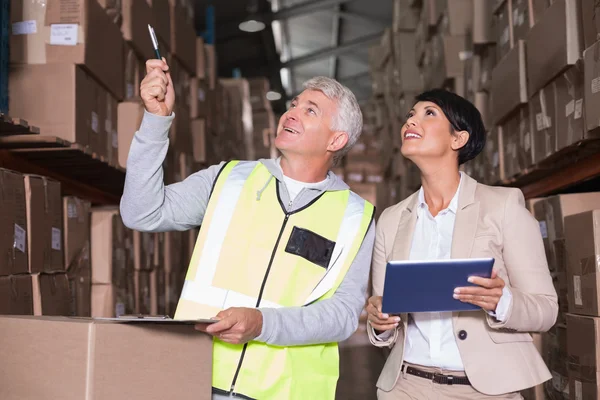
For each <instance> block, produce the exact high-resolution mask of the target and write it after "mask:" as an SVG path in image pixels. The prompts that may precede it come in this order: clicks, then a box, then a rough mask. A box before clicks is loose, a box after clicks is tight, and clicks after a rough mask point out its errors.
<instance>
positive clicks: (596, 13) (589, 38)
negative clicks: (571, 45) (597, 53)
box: [581, 0, 600, 49]
mask: <svg viewBox="0 0 600 400" xmlns="http://www.w3.org/2000/svg"><path fill="white" fill-rule="evenodd" d="M581 8H582V10H581V20H582V25H583V26H582V29H583V44H584V48H586V49H587V48H588V47H590V46H592V45H593V44H594V43H596V41H597V40H598V34H600V4H598V2H594V1H587V0H581Z"/></svg>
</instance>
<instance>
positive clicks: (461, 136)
mask: <svg viewBox="0 0 600 400" xmlns="http://www.w3.org/2000/svg"><path fill="white" fill-rule="evenodd" d="M469 137H470V135H469V132H467V131H458V132H454V134H453V135H452V150H455V151H456V150H460V149H462V148H463V147H465V145H466V144H467V142H468V141H469Z"/></svg>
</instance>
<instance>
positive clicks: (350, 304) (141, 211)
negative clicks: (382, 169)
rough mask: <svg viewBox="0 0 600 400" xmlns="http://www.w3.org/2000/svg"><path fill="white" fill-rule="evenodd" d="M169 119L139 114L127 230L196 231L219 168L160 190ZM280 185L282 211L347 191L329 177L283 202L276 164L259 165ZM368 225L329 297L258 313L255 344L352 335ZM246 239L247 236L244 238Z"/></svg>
mask: <svg viewBox="0 0 600 400" xmlns="http://www.w3.org/2000/svg"><path fill="white" fill-rule="evenodd" d="M174 117H175V116H174V115H171V116H169V117H161V116H156V115H153V114H150V113H145V114H144V118H143V120H142V124H141V126H140V129H139V131H138V132H136V134H135V136H134V138H133V142H132V143H131V149H130V150H129V157H128V160H127V176H126V179H125V190H124V192H123V197H122V198H121V216H122V218H123V222H124V223H125V225H126V226H127V227H129V228H131V229H135V230H138V231H145V232H162V231H172V230H181V231H183V230H189V229H192V228H195V227H198V226H200V224H201V223H202V219H203V217H204V212H205V211H206V207H207V205H208V200H209V197H210V192H211V188H212V186H213V182H214V180H215V179H216V177H217V174H218V172H219V170H220V168H221V166H222V165H223V163H221V164H219V165H214V166H211V167H209V168H207V169H205V170H202V171H199V172H196V173H195V174H193V175H191V176H189V177H188V178H187V179H185V180H184V181H183V182H178V183H174V184H172V185H168V186H165V185H164V180H163V169H162V164H163V161H164V159H165V157H166V154H167V149H168V147H169V138H168V132H169V128H170V127H171V123H172V121H173V118H174ZM256 162H261V163H263V164H264V165H265V166H266V167H267V169H268V170H269V171H270V172H271V174H273V176H274V177H275V178H276V179H277V180H279V181H280V188H281V189H283V190H282V191H281V198H282V199H281V200H282V202H283V204H284V205H285V206H286V208H288V211H293V210H295V209H298V208H301V207H303V206H305V205H306V204H308V203H309V202H310V201H312V200H313V199H314V198H315V197H316V196H318V195H319V194H320V193H322V192H323V191H328V190H329V191H331V190H346V189H348V186H347V185H346V184H345V183H344V182H343V181H342V180H340V179H339V178H338V177H337V176H336V175H335V174H333V173H332V172H329V174H328V178H329V179H327V180H325V181H324V182H323V184H322V185H320V186H317V187H315V188H310V189H308V188H305V189H303V190H302V191H301V192H300V193H299V194H298V195H297V196H296V198H295V199H294V201H293V202H290V201H289V194H288V192H287V189H286V188H285V184H284V183H283V173H282V171H281V168H280V167H279V164H278V162H277V161H276V160H260V161H256ZM374 225H375V224H374V223H372V224H371V226H370V227H369V230H368V232H367V235H366V237H365V239H364V240H363V243H362V245H361V247H360V250H359V252H358V254H357V256H356V258H355V259H354V262H353V263H352V265H351V266H350V269H349V270H348V273H347V274H346V276H345V277H344V280H343V281H342V283H341V284H340V286H339V288H338V289H337V291H336V292H335V294H334V295H333V296H332V297H331V298H329V299H327V300H323V301H319V302H316V303H313V304H311V305H308V306H305V307H288V308H279V309H274V308H259V310H260V311H261V312H262V314H263V328H262V332H261V334H260V336H258V337H257V338H256V339H255V340H257V341H260V342H265V343H268V344H271V345H277V346H293V345H305V344H317V343H331V342H339V341H343V340H345V339H347V338H348V337H350V335H352V333H354V332H355V331H356V328H357V326H358V318H359V315H360V312H361V311H362V309H363V307H364V305H365V298H366V289H367V282H368V278H369V269H370V265H371V254H372V249H373V241H374V237H375V233H374V232H375V229H374ZM249 234H250V233H249Z"/></svg>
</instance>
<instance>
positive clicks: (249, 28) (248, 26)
mask: <svg viewBox="0 0 600 400" xmlns="http://www.w3.org/2000/svg"><path fill="white" fill-rule="evenodd" d="M239 28H240V30H241V31H244V32H251V33H254V32H260V31H262V30H263V29H265V23H264V22H261V21H257V20H255V19H249V20H247V21H244V22H242V23H241V24H240V25H239Z"/></svg>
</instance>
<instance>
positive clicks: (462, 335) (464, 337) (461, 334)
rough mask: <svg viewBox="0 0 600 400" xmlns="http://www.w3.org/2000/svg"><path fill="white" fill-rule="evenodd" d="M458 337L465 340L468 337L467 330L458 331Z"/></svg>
mask: <svg viewBox="0 0 600 400" xmlns="http://www.w3.org/2000/svg"><path fill="white" fill-rule="evenodd" d="M458 338H459V339H460V340H465V339H466V338H467V331H464V330H463V331H460V332H458Z"/></svg>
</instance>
